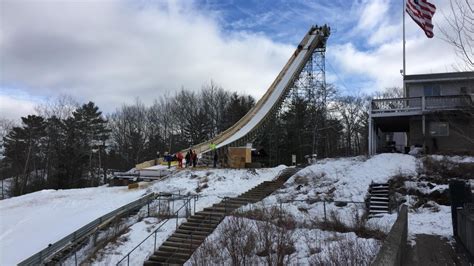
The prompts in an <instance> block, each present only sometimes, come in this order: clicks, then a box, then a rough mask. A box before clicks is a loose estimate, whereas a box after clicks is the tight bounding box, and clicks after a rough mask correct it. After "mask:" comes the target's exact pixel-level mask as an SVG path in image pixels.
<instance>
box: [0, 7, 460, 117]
mask: <svg viewBox="0 0 474 266" xmlns="http://www.w3.org/2000/svg"><path fill="white" fill-rule="evenodd" d="M431 2H433V3H434V4H435V5H436V6H437V13H436V14H435V16H434V25H435V29H434V34H435V37H434V38H433V39H428V38H426V37H425V34H424V33H423V31H422V30H421V29H419V28H418V26H417V25H416V24H415V23H414V22H413V21H412V20H411V19H410V18H409V17H407V18H406V27H407V73H408V74H415V73H434V72H446V71H453V70H454V68H453V67H454V66H455V65H456V64H457V63H458V60H457V59H456V57H455V55H454V52H453V50H452V48H451V47H450V46H449V45H447V44H446V43H445V42H443V41H442V40H441V39H440V34H439V31H438V26H440V25H442V24H443V14H442V13H446V14H447V13H448V10H447V4H448V1H446V0H443V1H441V0H433V1H431ZM324 23H327V24H329V25H330V26H331V29H332V32H331V36H330V39H329V41H328V44H327V57H326V71H327V79H328V82H331V83H334V84H336V85H337V86H338V87H340V88H341V89H342V91H343V92H344V93H348V94H350V93H354V92H359V91H361V92H372V91H375V90H381V89H383V88H385V87H391V86H401V84H402V79H401V76H400V72H399V70H400V69H401V68H402V1H401V0H400V1H389V0H358V1H352V2H351V1H348V0H338V1H334V0H327V1H322V0H319V1H309V0H300V1H298V0H295V1H283V0H281V1H277V0H254V1H251V0H245V1H244V0H242V1H237V0H207V1H205V0H202V1H190V0H183V1H151V0H149V1H132V0H130V1H112V0H100V1H99V0H98V1H91V0H87V1H86V0H83V1H81V0H75V1H60V0H38V1H31V0H30V1H27V0H1V1H0V117H3V118H10V119H18V118H19V117H20V116H23V115H26V114H28V113H32V112H33V107H34V106H35V105H36V104H38V103H41V102H44V101H47V100H48V99H52V98H54V97H57V96H58V95H64V94H67V95H71V96H73V97H74V98H75V99H76V100H78V101H79V102H81V103H83V102H87V101H89V100H90V101H94V102H95V103H97V104H98V105H99V107H100V108H101V110H103V111H105V112H111V111H113V110H115V108H117V107H118V106H120V105H121V104H123V103H132V102H134V101H135V98H136V97H139V98H140V99H141V100H142V101H143V102H145V103H146V104H150V103H151V102H152V101H153V99H154V98H157V97H160V96H161V95H164V94H173V93H174V91H176V90H179V89H180V88H185V89H192V90H199V89H200V88H201V87H202V85H203V84H206V83H209V82H210V81H211V80H213V81H214V82H216V83H217V84H219V85H221V86H222V87H224V88H225V89H228V90H232V91H238V92H243V93H248V94H251V95H253V96H254V97H256V98H257V99H258V98H260V96H261V95H263V93H264V92H265V91H266V89H267V88H268V87H269V85H270V84H271V83H272V81H273V79H274V78H275V77H276V75H277V74H278V72H279V71H280V70H281V69H282V67H283V65H284V64H285V63H286V61H287V60H288V58H289V56H290V55H291V53H292V52H293V51H294V49H295V46H296V45H297V44H298V43H299V42H300V40H301V39H302V38H303V36H304V35H305V33H306V32H307V30H308V29H309V27H310V26H311V25H312V24H319V25H321V24H324Z"/></svg>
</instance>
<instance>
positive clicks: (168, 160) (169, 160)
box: [164, 152, 171, 169]
mask: <svg viewBox="0 0 474 266" xmlns="http://www.w3.org/2000/svg"><path fill="white" fill-rule="evenodd" d="M164 159H165V160H166V162H167V163H168V169H170V168H171V155H169V153H168V152H165V158H164Z"/></svg>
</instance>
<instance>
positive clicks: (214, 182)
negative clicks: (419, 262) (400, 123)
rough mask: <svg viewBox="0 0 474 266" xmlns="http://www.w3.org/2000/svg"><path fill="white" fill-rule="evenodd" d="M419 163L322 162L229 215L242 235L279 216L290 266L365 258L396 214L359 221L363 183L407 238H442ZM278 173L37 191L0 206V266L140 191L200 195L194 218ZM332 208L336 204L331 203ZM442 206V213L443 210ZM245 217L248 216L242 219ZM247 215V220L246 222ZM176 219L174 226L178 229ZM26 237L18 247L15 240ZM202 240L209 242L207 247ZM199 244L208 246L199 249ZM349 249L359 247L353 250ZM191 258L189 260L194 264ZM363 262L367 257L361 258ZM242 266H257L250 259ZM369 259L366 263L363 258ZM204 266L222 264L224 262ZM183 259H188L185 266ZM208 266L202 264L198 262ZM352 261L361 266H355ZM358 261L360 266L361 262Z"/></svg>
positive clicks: (390, 158)
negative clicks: (383, 195) (385, 185)
mask: <svg viewBox="0 0 474 266" xmlns="http://www.w3.org/2000/svg"><path fill="white" fill-rule="evenodd" d="M428 159H429V160H432V161H434V162H435V164H438V163H437V162H442V161H449V162H452V163H460V164H472V163H473V162H474V159H473V158H472V157H438V156H432V157H429V158H428ZM427 162H429V161H425V159H423V158H415V157H413V156H410V155H402V154H380V155H376V156H373V157H371V158H366V157H362V156H359V157H351V158H339V159H325V160H320V161H318V162H317V163H315V164H313V165H310V166H308V167H306V168H304V169H302V170H301V171H299V172H298V173H297V174H295V175H294V176H292V177H291V178H290V179H289V180H288V181H287V182H286V183H285V184H284V185H283V186H282V187H281V188H280V189H278V190H277V191H275V192H274V193H273V194H272V195H270V196H269V197H267V198H265V199H264V200H263V201H261V202H258V203H256V204H251V205H247V206H244V207H242V208H241V209H240V210H239V211H240V212H239V213H240V214H238V215H241V216H242V217H243V218H242V219H243V221H245V223H246V226H247V227H246V228H247V231H248V232H252V230H253V231H254V232H255V234H256V236H258V234H257V233H258V229H259V228H261V227H262V221H258V220H255V219H254V218H252V217H251V215H253V214H255V213H259V212H260V213H265V212H266V211H268V210H277V211H278V212H279V213H281V214H284V215H286V216H287V217H288V219H289V220H288V221H289V222H288V224H290V225H291V226H290V227H289V228H288V230H289V232H291V241H292V243H293V248H294V249H295V250H294V252H293V253H291V256H290V257H291V258H292V262H293V261H294V262H297V263H302V264H308V263H310V264H311V263H323V262H324V261H326V260H329V259H331V258H333V257H334V256H337V252H336V251H337V250H341V249H346V248H348V246H353V245H354V243H358V244H357V245H360V247H363V248H362V249H363V250H362V251H360V250H359V251H358V252H369V253H371V254H372V255H373V254H375V253H376V251H377V250H378V248H379V246H380V245H381V239H382V238H383V237H382V235H383V234H384V233H386V232H388V231H389V230H390V228H391V226H392V224H393V222H394V220H395V219H396V214H395V213H393V214H386V215H384V216H383V217H381V218H374V219H370V220H368V222H366V221H365V220H364V219H362V218H361V217H362V216H363V215H364V213H365V210H366V206H365V203H364V200H365V198H366V195H367V193H368V187H369V185H370V183H371V182H376V183H382V182H387V181H389V180H392V181H393V183H394V184H395V185H396V186H397V187H396V188H395V193H394V194H395V195H394V196H395V197H396V198H397V201H399V202H403V201H406V203H407V204H408V205H409V207H410V208H409V210H410V211H409V226H408V227H409V235H410V237H411V238H412V237H413V236H414V235H416V234H420V233H426V234H435V235H441V236H444V237H448V238H449V237H450V236H451V232H452V226H451V214H450V207H449V206H447V205H446V199H445V195H446V193H447V188H448V187H447V184H446V182H447V179H445V178H444V179H443V178H434V179H433V177H431V175H432V173H431V172H429V171H432V170H427V169H426V168H427V167H428V163H427ZM284 168H285V166H279V167H276V168H270V169H258V170H230V169H208V170H196V171H194V170H181V171H177V172H176V173H175V174H173V176H172V177H170V178H167V179H165V180H161V181H156V182H153V183H150V184H141V186H140V188H139V189H134V190H128V189H127V188H126V187H107V186H102V187H98V188H85V189H71V190H59V191H54V190H44V191H39V192H36V193H32V194H28V195H24V196H20V197H15V198H10V199H6V200H2V201H0V228H1V231H0V265H12V264H16V263H18V262H19V261H21V260H23V259H25V258H27V257H29V256H30V255H32V254H34V253H35V252H37V251H39V250H41V249H43V248H44V247H46V246H47V245H48V244H49V243H52V242H55V241H57V240H59V239H60V238H61V237H63V236H65V235H67V234H69V233H71V232H73V231H74V230H76V229H78V228H80V227H81V226H83V225H85V224H87V223H88V222H90V221H92V220H94V219H96V218H98V217H99V216H101V215H103V214H106V213H107V212H109V211H112V210H114V209H116V208H118V207H120V206H122V205H125V204H126V203H129V202H131V201H133V200H135V199H137V198H139V197H141V196H142V195H145V194H147V193H150V192H171V193H181V194H187V193H191V194H196V193H198V194H199V195H200V196H201V197H200V199H199V201H198V202H197V206H196V210H197V211H199V210H202V209H203V208H204V207H208V206H210V205H212V204H213V203H217V202H219V201H221V200H222V197H224V196H230V197H233V196H237V195H239V194H241V193H243V192H245V191H247V190H249V189H251V188H252V187H254V186H256V185H258V184H260V183H261V182H263V181H266V180H271V179H273V178H274V177H275V176H277V174H278V172H279V171H281V170H282V169H284ZM336 201H342V203H341V202H338V203H337V202H336ZM443 204H445V205H443ZM250 214H251V215H250ZM324 214H326V218H327V220H331V221H332V222H334V221H335V222H338V221H340V223H341V225H340V227H341V228H342V229H341V228H339V229H337V230H335V229H331V228H328V227H327V226H326V225H325V224H324V223H323V221H325V216H324ZM249 215H250V216H249ZM233 219H234V218H232V217H227V218H225V220H224V222H223V223H221V224H220V225H219V227H218V228H217V230H215V231H214V233H213V234H212V235H211V236H210V237H209V239H210V240H212V241H215V242H216V243H217V242H219V241H223V237H222V234H223V232H225V231H226V230H227V229H226V228H228V226H232V225H233V223H234V221H235V219H234V220H233ZM182 221H183V220H181V221H180V222H182ZM159 223H160V221H159V220H158V219H157V218H153V217H149V218H145V219H143V220H140V221H139V222H137V223H135V224H134V225H132V226H131V227H130V228H129V230H128V231H127V232H126V233H124V234H123V235H122V236H120V237H119V238H118V240H117V241H115V242H113V243H109V244H108V245H106V247H105V248H103V249H102V250H100V251H99V252H98V253H97V254H96V256H94V259H92V260H91V261H89V263H90V264H94V265H109V264H115V263H117V261H118V260H119V259H121V258H122V257H123V256H124V255H125V254H127V253H128V252H129V251H130V250H131V249H132V248H134V247H135V246H136V245H137V244H138V243H139V242H141V241H142V240H143V239H144V238H145V237H146V236H147V235H149V233H150V232H151V231H153V230H154V229H155V228H157V226H158V225H159ZM174 229H175V222H174V221H173V222H171V223H169V224H167V225H166V226H164V227H163V228H162V230H160V231H159V234H158V239H157V243H156V244H157V246H159V245H160V244H161V243H162V242H163V241H164V240H165V239H166V238H167V237H168V236H169V235H170V234H171V233H172V232H173V231H174ZM25 239H28V241H27V242H25V241H26V240H25ZM212 241H210V242H212ZM208 242H209V241H208ZM152 247H153V243H148V244H147V243H145V245H144V246H143V247H142V248H140V249H138V250H137V251H136V252H135V253H134V256H133V258H132V261H131V263H132V264H140V263H141V262H142V261H143V260H144V259H145V258H146V257H147V256H148V255H149V254H150V252H151V251H152ZM358 247H359V246H358ZM210 248H212V245H211V244H208V245H207V246H206V245H204V246H202V248H200V249H199V250H198V252H197V253H196V254H197V255H196V256H201V259H202V256H203V254H204V255H205V254H206V253H205V252H208V251H209V250H211V249H210ZM196 256H195V257H194V259H196V258H197V257H196ZM367 256H369V255H367ZM251 257H252V259H254V260H255V261H262V258H261V256H260V255H258V254H257V253H255V254H253V255H252V256H251ZM369 257H370V256H369ZM217 259H219V260H220V262H218V261H214V263H225V262H228V257H225V254H224V255H223V256H222V257H220V258H217ZM191 262H192V261H191V260H190V261H188V263H191ZM208 262H210V261H208ZM361 263H362V262H361ZM364 263H365V262H364Z"/></svg>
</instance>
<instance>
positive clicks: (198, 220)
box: [186, 216, 219, 225]
mask: <svg viewBox="0 0 474 266" xmlns="http://www.w3.org/2000/svg"><path fill="white" fill-rule="evenodd" d="M186 221H187V222H190V223H202V222H206V223H207V224H216V225H217V224H219V221H216V220H209V219H208V217H206V218H203V216H191V217H189V218H188V219H187V220H186Z"/></svg>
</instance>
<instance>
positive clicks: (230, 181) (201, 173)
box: [0, 166, 286, 265]
mask: <svg viewBox="0 0 474 266" xmlns="http://www.w3.org/2000/svg"><path fill="white" fill-rule="evenodd" d="M284 168H286V166H279V167H275V168H269V169H257V170H231V169H209V170H198V171H191V170H181V171H178V172H177V173H176V174H175V175H174V176H172V177H170V178H167V179H165V180H161V181H156V182H154V183H152V185H151V186H148V187H145V186H143V187H142V186H141V187H140V188H139V189H134V190H128V189H127V187H107V186H102V187H96V188H83V189H69V190H42V191H39V192H35V193H30V194H27V195H24V196H20V197H15V198H10V199H5V200H2V201H0V265H13V264H17V263H18V262H20V261H22V260H24V259H26V258H28V257H29V256H31V255H33V254H34V253H36V252H38V251H40V250H42V249H43V248H45V247H46V246H47V245H48V244H50V243H54V242H56V241H58V240H59V239H61V238H62V237H64V236H66V235H68V234H70V233H72V232H73V231H75V230H77V229H79V228H80V227H82V226H84V225H86V224H87V223H89V222H91V221H93V220H94V219H97V218H98V217H100V216H102V215H104V214H106V213H108V212H110V211H113V210H115V209H117V208H119V207H121V206H123V205H125V204H127V203H129V202H131V201H134V200H136V199H138V198H139V197H141V196H143V195H145V194H147V193H150V192H172V193H178V192H179V193H181V194H186V193H192V194H196V193H197V192H196V188H198V186H202V185H203V184H205V183H206V184H207V186H208V187H207V188H204V187H202V188H201V191H200V192H199V194H200V195H201V196H202V198H200V199H199V201H198V202H197V205H196V210H201V209H203V208H205V207H207V206H209V205H212V204H213V203H216V202H219V201H221V200H222V197H225V196H236V195H238V194H241V193H243V192H245V191H247V190H249V189H250V188H252V187H254V186H256V185H258V184H260V183H261V182H263V181H266V180H271V179H273V178H274V177H275V176H276V175H277V174H278V172H279V171H281V170H283V169H284ZM136 226H140V225H136ZM141 226H143V224H142V225H141ZM173 230H174V227H172V226H170V228H169V230H168V231H166V230H165V231H166V232H164V233H163V234H164V235H163V237H165V236H166V234H167V233H170V232H172V231H173ZM134 232H140V230H138V229H137V230H132V231H131V232H130V235H129V236H128V237H129V238H130V241H128V242H127V244H126V245H127V247H124V248H123V249H119V251H120V252H119V253H117V254H115V255H114V256H113V258H107V257H106V256H105V257H104V258H103V263H105V264H108V263H106V261H115V260H117V258H118V257H119V256H122V255H125V254H126V253H127V252H128V251H129V249H128V248H130V247H131V246H134V245H136V244H138V242H139V241H141V240H143V238H144V237H143V238H142V236H143V234H142V233H137V234H138V235H135V233H134ZM136 240H137V241H138V242H136ZM117 248H119V247H117ZM130 249H131V248H130ZM122 252H123V253H122Z"/></svg>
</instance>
